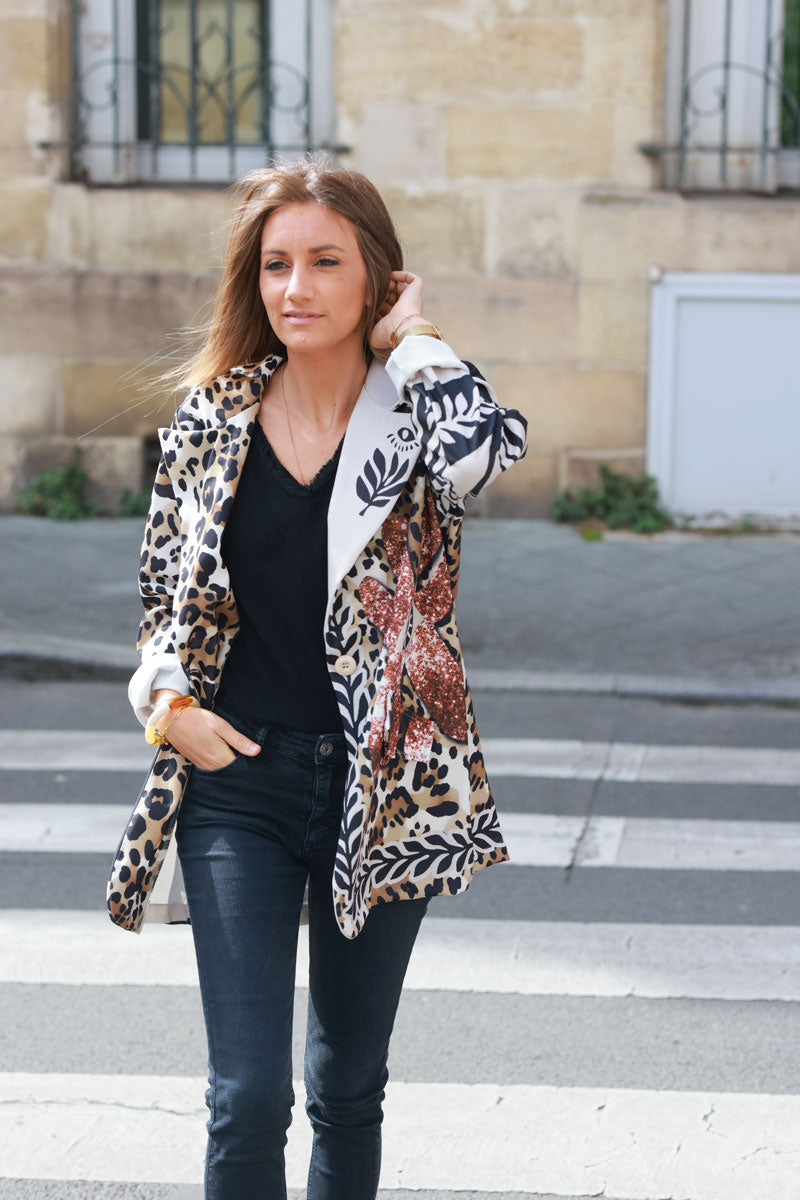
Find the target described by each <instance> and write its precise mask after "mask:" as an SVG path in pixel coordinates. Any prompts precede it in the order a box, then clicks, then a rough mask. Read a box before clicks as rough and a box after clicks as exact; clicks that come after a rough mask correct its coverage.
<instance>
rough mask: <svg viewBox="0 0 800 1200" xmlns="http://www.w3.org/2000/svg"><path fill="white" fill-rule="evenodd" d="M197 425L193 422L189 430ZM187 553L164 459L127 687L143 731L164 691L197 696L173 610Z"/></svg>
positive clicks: (177, 425) (143, 559)
mask: <svg viewBox="0 0 800 1200" xmlns="http://www.w3.org/2000/svg"><path fill="white" fill-rule="evenodd" d="M190 395H191V393H190ZM187 399H188V397H187ZM185 403H186V402H184V404H185ZM184 412H185V410H184V406H183V405H181V406H180V407H179V408H178V410H177V412H176V414H175V416H174V417H173V420H172V425H171V428H173V429H182V428H184V426H186V425H187V419H186V417H185V416H184ZM194 424H195V423H194V422H193V421H192V420H191V418H189V419H188V427H189V429H191V428H193V427H194ZM182 547H183V537H182V534H181V528H180V518H179V514H178V505H177V503H176V500H175V493H174V491H173V487H172V480H171V479H170V475H169V472H168V470H167V466H166V462H165V458H164V454H163V453H162V455H161V458H160V460H159V464H158V468H157V470H156V476H155V481H154V483H153V491H152V495H151V499H150V509H149V512H148V514H147V520H146V522H145V530H144V537H143V540H142V547H141V553H140V557H139V595H140V597H141V600H142V604H143V605H144V616H143V617H142V619H141V622H140V623H139V630H138V635H137V639H136V648H137V650H138V652H139V658H140V666H139V667H138V668H137V670H136V671H135V672H134V674H133V676H132V677H131V680H130V682H129V684H128V699H129V700H130V702H131V705H132V707H133V710H134V712H135V714H136V717H137V719H138V720H139V721H140V723H141V724H142V725H145V724H146V723H147V718H148V717H149V716H150V713H151V712H152V711H153V708H154V703H153V698H152V697H153V693H154V692H156V691H158V690H159V688H172V689H173V690H174V691H176V692H180V693H182V694H183V695H187V696H188V695H189V693H190V692H191V691H192V686H191V684H190V682H189V679H188V677H187V675H186V673H185V672H184V670H183V667H182V666H181V664H180V660H179V658H178V654H177V651H176V649H175V645H174V640H173V637H172V604H173V600H174V598H175V591H176V589H177V586H178V578H179V575H180V566H181V550H182Z"/></svg>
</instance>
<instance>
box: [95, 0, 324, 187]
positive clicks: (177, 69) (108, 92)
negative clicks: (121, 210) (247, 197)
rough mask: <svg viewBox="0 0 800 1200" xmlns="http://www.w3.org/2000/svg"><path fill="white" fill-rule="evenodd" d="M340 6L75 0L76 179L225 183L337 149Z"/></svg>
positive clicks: (278, 0) (259, 0)
mask: <svg viewBox="0 0 800 1200" xmlns="http://www.w3.org/2000/svg"><path fill="white" fill-rule="evenodd" d="M331 5H332V0H235V2H234V0H134V2H131V0H73V16H74V24H73V32H74V37H73V59H74V69H73V120H72V141H71V151H72V154H71V159H72V174H73V177H74V178H76V179H82V180H84V181H86V182H87V183H103V184H131V183H154V182H158V183H214V182H218V183H227V182H230V181H232V180H234V179H237V178H238V177H239V176H241V175H242V174H243V173H244V172H245V171H248V170H251V169H253V168H254V167H259V166H264V165H266V164H267V163H269V162H270V161H271V160H273V159H274V158H275V156H276V155H283V156H287V155H288V156H291V155H293V154H300V153H304V152H305V151H308V150H318V149H337V147H333V146H332V132H333V87H332V69H331V39H332V29H331V24H332V15H331Z"/></svg>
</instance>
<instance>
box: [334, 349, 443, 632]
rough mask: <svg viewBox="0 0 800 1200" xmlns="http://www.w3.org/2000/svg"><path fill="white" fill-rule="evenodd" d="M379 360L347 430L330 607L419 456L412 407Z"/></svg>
mask: <svg viewBox="0 0 800 1200" xmlns="http://www.w3.org/2000/svg"><path fill="white" fill-rule="evenodd" d="M401 404H403V401H402V399H401V397H399V396H398V394H397V390H396V388H395V386H394V384H393V383H392V381H391V379H390V378H389V376H388V374H387V373H386V370H385V368H384V366H383V364H382V363H379V362H378V361H377V360H374V361H373V363H372V365H371V366H370V368H369V370H368V372H367V378H366V380H365V381H364V387H363V388H362V390H361V394H360V395H359V397H358V400H357V401H356V403H355V407H354V408H353V411H352V413H351V414H350V420H349V422H348V425H347V432H346V433H345V437H344V442H343V443H342V452H341V455H340V458H339V465H338V467H337V470H336V479H335V480H334V484H333V490H332V492H331V500H330V506H329V508H328V607H329V608H330V604H331V600H332V599H333V594H334V591H335V590H336V586H337V584H338V583H339V580H340V579H342V578H343V576H344V575H346V573H347V572H348V571H349V570H350V567H352V565H353V563H354V562H355V560H356V559H357V557H358V555H359V554H360V552H361V550H362V549H363V548H364V546H366V545H367V543H368V542H369V541H371V540H372V537H373V536H374V534H375V532H376V530H377V529H378V528H379V527H380V525H381V523H382V522H383V520H384V518H385V517H386V516H387V515H388V513H389V512H390V511H391V509H392V507H393V505H394V502H395V500H396V499H397V497H398V495H399V494H400V492H401V491H402V490H403V487H404V486H405V483H406V480H407V479H408V477H409V475H410V474H411V470H412V468H413V466H414V463H415V462H416V460H417V457H418V455H419V449H420V444H419V439H418V438H417V435H416V433H415V431H414V427H413V425H412V423H411V419H410V417H409V414H408V411H407V407H402V408H400V409H399V410H398V408H397V406H398V405H401Z"/></svg>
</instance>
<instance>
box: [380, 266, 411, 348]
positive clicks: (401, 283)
mask: <svg viewBox="0 0 800 1200" xmlns="http://www.w3.org/2000/svg"><path fill="white" fill-rule="evenodd" d="M421 315H422V279H421V278H420V276H419V275H412V274H411V272H410V271H392V276H391V279H390V280H389V290H388V291H387V293H386V299H385V300H384V302H383V304H382V305H381V307H380V310H379V313H378V316H379V320H378V322H377V324H376V325H375V326H374V327H373V330H372V333H371V334H370V339H369V343H370V345H371V346H372V348H373V350H385V349H387V348H388V347H389V346H391V344H392V343H391V336H392V334H393V333H394V331H395V330H396V329H397V328H399V326H400V325H401V324H402V322H403V320H405V318H406V317H414V316H417V317H418V316H421Z"/></svg>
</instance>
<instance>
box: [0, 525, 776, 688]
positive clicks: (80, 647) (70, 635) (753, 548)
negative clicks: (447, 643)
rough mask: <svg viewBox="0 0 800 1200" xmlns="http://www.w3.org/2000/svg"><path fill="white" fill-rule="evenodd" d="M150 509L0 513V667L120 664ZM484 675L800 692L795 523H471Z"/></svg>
mask: <svg viewBox="0 0 800 1200" xmlns="http://www.w3.org/2000/svg"><path fill="white" fill-rule="evenodd" d="M143 524H144V522H143V519H142V518H126V519H100V520H93V521H81V522H76V523H69V522H58V521H50V520H47V519H44V518H38V517H24V516H3V517H0V545H2V548H3V560H4V563H5V570H4V572H3V574H2V579H0V672H2V673H4V674H6V675H9V674H15V675H21V676H23V677H25V678H47V679H53V678H91V677H94V678H111V679H126V678H127V677H128V675H129V674H130V673H131V671H133V669H134V668H135V666H136V664H137V661H138V660H137V657H136V652H135V639H136V630H137V626H138V622H139V617H140V612H141V606H140V602H139V597H138V593H137V585H136V574H137V565H138V557H139V546H140V542H141V536H142V529H143ZM456 613H457V616H458V620H459V627H460V631H461V636H462V643H463V647H464V653H465V658H466V663H467V669H468V671H469V677H470V681H471V683H472V685H473V687H475V688H501V689H503V690H506V689H508V688H514V689H521V690H533V691H569V692H589V693H597V694H602V693H610V694H628V695H650V696H663V697H674V698H689V699H692V698H693V699H708V700H712V699H727V700H730V701H740V702H747V701H764V702H774V703H789V702H791V703H800V534H797V533H780V534H752V535H715V536H711V535H703V534H694V533H671V532H670V533H663V534H658V535H656V536H654V537H650V538H647V537H639V536H637V535H633V534H628V533H617V534H610V535H606V537H605V538H604V539H603V540H602V541H600V542H584V541H583V539H582V538H581V537H580V535H579V534H578V533H577V532H576V531H575V530H574V529H572V528H570V527H568V526H560V525H554V524H551V523H550V522H548V521H533V520H501V519H484V518H479V517H470V518H468V519H467V521H466V522H465V526H464V538H463V547H462V567H461V586H460V590H459V596H458V601H457V605H456Z"/></svg>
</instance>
